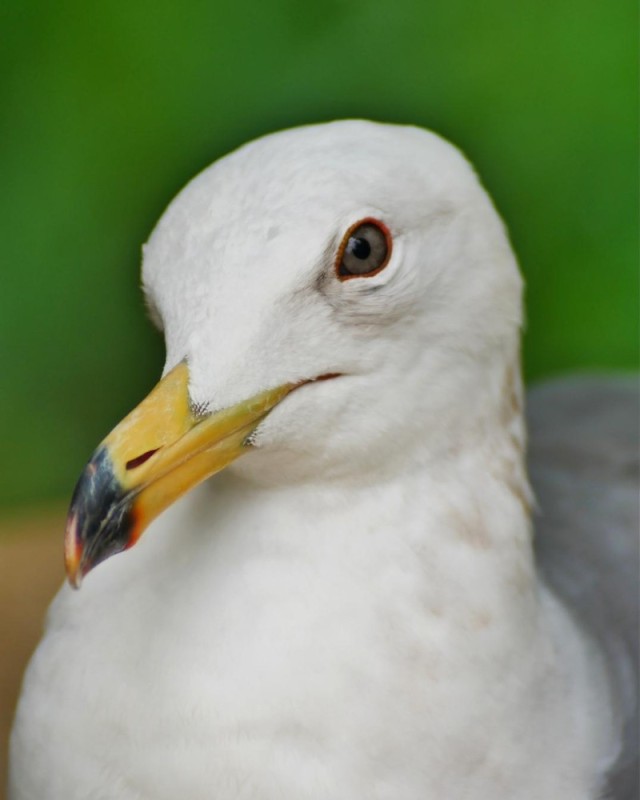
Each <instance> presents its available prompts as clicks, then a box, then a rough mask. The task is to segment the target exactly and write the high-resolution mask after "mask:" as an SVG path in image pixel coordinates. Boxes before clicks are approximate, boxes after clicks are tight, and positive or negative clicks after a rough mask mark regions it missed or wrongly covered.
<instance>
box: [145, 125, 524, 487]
mask: <svg viewBox="0 0 640 800" xmlns="http://www.w3.org/2000/svg"><path fill="white" fill-rule="evenodd" d="M364 219H374V220H378V221H380V222H381V223H382V224H383V226H386V228H387V229H388V232H389V235H390V238H391V247H390V250H391V253H390V257H389V259H388V263H387V264H386V266H384V268H383V269H381V270H380V271H378V272H376V273H375V274H373V275H371V276H367V275H363V276H362V277H353V278H349V279H347V280H344V279H341V277H342V278H344V276H340V275H339V274H337V271H336V259H337V257H338V256H337V254H338V251H339V249H340V244H341V242H342V240H343V237H345V233H346V232H347V231H349V230H350V229H351V228H352V227H353V226H354V225H355V224H356V223H357V222H358V221H360V220H364ZM143 283H144V287H145V291H146V293H147V296H148V299H149V304H150V306H151V308H152V309H153V310H154V315H156V316H157V317H158V319H159V320H160V321H161V324H162V327H163V328H164V332H165V336H166V344H167V364H166V371H168V370H169V369H171V368H172V367H174V366H175V365H176V364H177V363H178V362H180V361H181V360H183V359H186V360H187V362H188V365H189V374H190V387H189V388H190V394H191V399H192V401H193V403H195V404H197V405H198V406H202V407H207V408H208V409H210V410H213V409H219V408H223V407H227V406H231V405H233V404H235V403H238V402H239V401H242V400H243V399H245V398H247V397H250V396H253V395H255V394H257V393H258V392H260V391H262V390H264V389H268V388H271V387H274V386H279V385H281V384H283V383H287V382H297V381H301V380H308V379H314V378H317V377H318V376H321V375H326V374H335V373H339V374H340V375H341V376H342V377H340V378H338V379H335V380H327V381H322V382H317V383H312V384H309V385H307V386H304V387H302V388H301V389H299V390H297V391H296V392H293V393H292V394H291V395H289V396H288V397H287V398H286V399H285V400H284V401H283V402H282V403H281V404H280V405H279V406H277V407H276V408H275V409H274V410H273V411H272V412H271V413H270V415H269V416H268V417H267V418H266V419H265V420H264V421H263V422H262V424H261V425H260V427H259V429H258V431H257V432H256V435H255V437H254V441H255V444H256V448H255V450H254V451H252V452H250V453H249V454H248V455H246V456H245V457H243V458H242V459H240V460H239V461H237V462H236V463H235V464H234V465H233V467H232V469H234V470H238V471H241V472H243V473H244V474H248V475H252V476H254V477H256V478H259V479H261V480H268V481H272V482H278V481H282V482H288V481H291V480H301V479H305V478H306V477H308V476H313V477H314V479H321V478H323V477H326V478H330V477H337V476H340V477H345V476H352V477H353V476H354V475H359V476H362V477H364V478H365V479H366V477H367V475H369V473H371V471H372V470H377V469H380V467H381V466H384V467H385V468H402V467H401V463H403V464H404V465H408V464H411V463H414V462H415V460H416V459H423V460H424V459H429V458H431V457H434V458H435V457H436V456H437V457H439V456H441V454H442V452H443V450H444V451H446V450H455V449H457V448H458V447H459V446H460V445H461V444H463V443H464V444H469V443H470V442H471V441H472V440H473V439H474V438H476V439H477V438H478V437H483V436H486V435H491V434H492V433H493V432H494V431H495V430H497V427H500V425H502V427H504V423H505V421H504V413H505V412H504V409H505V399H504V395H505V391H511V389H512V387H511V386H510V385H508V384H510V383H513V382H514V381H515V384H516V391H517V390H518V386H519V373H518V368H517V353H518V346H519V326H520V322H521V279H520V276H519V273H518V270H517V266H516V263H515V259H514V257H513V254H512V252H511V249H510V246H509V243H508V240H507V236H506V234H505V231H504V228H503V225H502V223H501V221H500V219H499V217H498V215H497V214H496V211H495V210H494V208H493V205H492V204H491V201H490V199H489V198H488V196H487V194H486V193H485V192H484V190H483V189H482V187H481V186H480V184H479V182H478V180H477V178H476V176H475V174H474V172H473V170H472V169H471V167H470V166H469V164H468V163H467V162H466V161H465V159H464V158H463V157H462V155H461V154H460V153H459V152H458V151H457V150H456V149H455V148H454V147H452V146H451V145H450V144H448V143H446V142H445V141H443V140H442V139H440V138H439V137H437V136H436V135H434V134H432V133H429V132H427V131H424V130H421V129H418V128H414V127H404V126H396V125H381V124H376V123H372V122H365V121H344V122H333V123H329V124H323V125H314V126H309V127H303V128H297V129H293V130H289V131H284V132H282V133H277V134H273V135H271V136H267V137H264V138H262V139H259V140H257V141H255V142H251V143H250V144H247V145H245V146H244V147H242V148H240V149H239V150H237V151H236V152H234V153H232V154H231V155H229V156H227V157H225V158H223V159H221V160H220V161H218V162H216V163H215V164H213V165H212V166H211V167H209V168H208V169H206V170H205V171H204V172H202V173H201V174H200V175H198V176H197V177H196V178H195V179H194V180H193V181H192V182H191V183H190V184H188V185H187V187H186V188H185V189H184V190H183V191H182V192H181V193H180V194H179V195H178V197H177V198H176V199H175V200H174V201H173V202H172V204H171V205H170V206H169V208H168V210H167V211H166V213H165V214H164V216H163V217H162V218H161V220H160V222H159V223H158V225H157V227H156V229H155V230H154V231H153V234H152V236H151V238H150V240H149V242H148V244H147V245H146V246H145V248H144V264H143ZM514 365H515V372H514ZM496 426H497V427H496Z"/></svg>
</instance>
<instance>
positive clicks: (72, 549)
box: [64, 511, 84, 589]
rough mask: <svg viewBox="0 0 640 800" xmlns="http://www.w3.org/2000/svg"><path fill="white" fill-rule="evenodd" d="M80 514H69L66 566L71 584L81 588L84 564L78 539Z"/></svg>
mask: <svg viewBox="0 0 640 800" xmlns="http://www.w3.org/2000/svg"><path fill="white" fill-rule="evenodd" d="M77 531H78V515H77V514H76V513H75V512H73V511H72V512H71V513H70V514H69V518H68V519H67V530H66V533H65V537H64V566H65V570H66V573H67V579H68V581H69V584H70V586H71V587H72V588H74V589H79V588H80V585H81V584H82V578H83V576H84V569H83V565H82V555H83V547H82V544H81V543H80V541H79V539H78V534H77Z"/></svg>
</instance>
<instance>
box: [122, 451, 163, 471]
mask: <svg viewBox="0 0 640 800" xmlns="http://www.w3.org/2000/svg"><path fill="white" fill-rule="evenodd" d="M159 449H160V448H159V447H156V449H155V450H147V452H146V453H142V454H141V455H139V456H136V457H135V458H132V459H131V460H130V461H127V463H126V464H125V469H135V468H136V467H139V466H140V465H141V464H144V462H145V461H148V460H149V459H150V458H151V456H152V455H153V454H154V453H157V452H158V450H159Z"/></svg>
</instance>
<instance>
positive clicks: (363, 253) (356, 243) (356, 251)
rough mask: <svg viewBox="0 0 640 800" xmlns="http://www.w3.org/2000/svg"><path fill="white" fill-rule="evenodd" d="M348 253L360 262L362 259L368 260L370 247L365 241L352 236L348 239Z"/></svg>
mask: <svg viewBox="0 0 640 800" xmlns="http://www.w3.org/2000/svg"><path fill="white" fill-rule="evenodd" d="M349 252H350V253H351V254H352V255H354V256H355V257H356V258H360V259H361V260H362V261H364V259H365V258H369V255H370V254H371V245H370V244H369V242H368V241H367V240H366V239H361V238H360V237H357V236H352V237H351V238H350V239H349Z"/></svg>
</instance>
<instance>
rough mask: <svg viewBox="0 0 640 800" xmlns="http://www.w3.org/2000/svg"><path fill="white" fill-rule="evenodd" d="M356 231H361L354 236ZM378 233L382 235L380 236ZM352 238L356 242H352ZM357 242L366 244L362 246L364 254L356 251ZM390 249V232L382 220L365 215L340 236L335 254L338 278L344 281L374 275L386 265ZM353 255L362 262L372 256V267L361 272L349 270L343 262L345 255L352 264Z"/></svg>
mask: <svg viewBox="0 0 640 800" xmlns="http://www.w3.org/2000/svg"><path fill="white" fill-rule="evenodd" d="M360 229H362V231H360ZM358 232H360V233H361V236H355V234H356V233H358ZM380 234H381V235H382V236H380ZM354 240H355V242H356V244H352V243H353V242H354ZM358 243H361V244H364V245H366V247H364V248H363V250H364V252H365V255H364V256H360V255H358V253H357V246H358ZM349 246H351V248H352V250H351V252H349V251H348V250H347V248H348V247H349ZM391 250H392V239H391V232H390V231H389V228H387V226H386V225H385V224H384V222H381V221H380V220H379V219H375V218H374V217H365V218H364V219H361V220H359V221H358V222H355V223H354V224H353V225H351V226H350V227H349V228H348V230H347V232H346V233H345V234H344V236H343V237H342V241H341V242H340V247H339V248H338V252H337V254H336V261H335V271H336V276H337V278H338V280H339V281H342V282H344V281H348V280H351V279H352V278H372V277H373V276H374V275H377V274H378V273H379V272H382V270H383V269H384V268H385V267H386V266H387V264H388V263H389V259H390V258H391ZM354 256H355V258H357V259H358V260H359V261H363V262H365V261H366V260H367V259H368V258H369V257H370V256H373V260H372V261H371V263H372V264H373V266H372V268H371V269H370V270H365V269H363V270H362V271H361V272H358V271H351V270H350V269H349V268H348V266H347V265H346V264H345V257H347V258H349V259H350V260H351V263H352V264H355V263H356V262H354V261H353V258H354ZM378 262H379V263H378ZM362 266H366V264H364V263H363V265H362Z"/></svg>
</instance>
